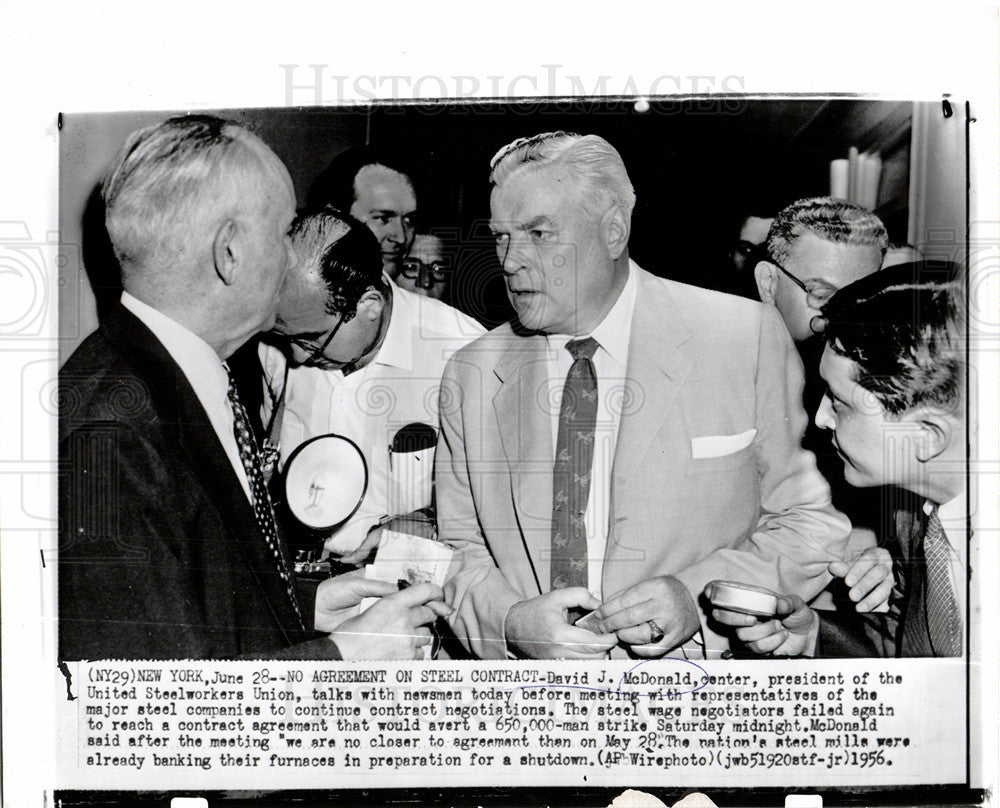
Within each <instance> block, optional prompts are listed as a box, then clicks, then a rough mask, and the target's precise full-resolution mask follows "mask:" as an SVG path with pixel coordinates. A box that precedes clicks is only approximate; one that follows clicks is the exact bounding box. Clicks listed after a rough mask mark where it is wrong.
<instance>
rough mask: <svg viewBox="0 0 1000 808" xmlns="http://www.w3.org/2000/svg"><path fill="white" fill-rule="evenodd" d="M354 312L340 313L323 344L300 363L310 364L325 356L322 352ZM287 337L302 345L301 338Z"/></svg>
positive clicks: (290, 340) (324, 351)
mask: <svg viewBox="0 0 1000 808" xmlns="http://www.w3.org/2000/svg"><path fill="white" fill-rule="evenodd" d="M356 313H357V312H353V311H352V312H348V313H346V314H341V315H340V319H339V320H337V324H336V325H335V326H334V327H333V328H331V329H330V333H329V334H327V337H326V339H325V340H323V344H322V345H321V346H320V347H319V348H317V349H315V350H314V351H313V352H312V353H311V354H309V356H308V358H307V359H306V360H305V361H304V362H302V363H301V364H303V365H312V363H314V362H316V360H318V359H320V358H325V357H324V354H325V353H326V349H327V348H329V347H330V343H331V342H333V338H334V337H335V336H336V335H337V332H338V331H339V330H340V327H341V326H342V325H343V324H344V323H346V322H347V321H348V320H352V319H354V315H355V314H356ZM287 339H288V341H289V342H294V343H295V344H296V345H299V346H302V345H303V342H302V341H301V340H298V339H296V338H295V337H287ZM307 344H308V343H307ZM327 361H331V360H327Z"/></svg>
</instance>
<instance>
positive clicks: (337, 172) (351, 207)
mask: <svg viewBox="0 0 1000 808" xmlns="http://www.w3.org/2000/svg"><path fill="white" fill-rule="evenodd" d="M324 205H332V206H333V207H334V208H336V209H337V210H340V211H344V212H345V213H349V214H350V215H351V216H353V217H354V218H355V219H357V220H358V221H360V222H363V223H364V224H365V225H366V226H367V227H368V229H369V230H371V231H372V233H374V234H375V238H376V239H378V243H379V247H380V249H381V252H382V269H383V271H384V272H385V273H386V274H387V275H388V276H389V277H390V278H393V279H395V278H396V277H397V276H398V275H399V273H400V271H401V270H402V267H403V259H404V258H405V257H406V254H407V253H408V252H409V251H410V248H411V247H412V246H413V237H414V235H415V234H416V224H415V219H416V215H417V194H416V190H415V188H414V185H413V180H412V179H411V177H410V175H409V173H408V170H407V169H406V168H405V167H404V165H403V163H402V161H401V159H400V158H399V156H398V155H395V154H391V153H389V152H388V151H386V150H380V149H375V148H372V147H370V146H356V147H353V148H350V149H348V150H347V151H344V152H341V153H340V154H338V155H337V156H336V157H335V158H333V160H332V161H331V162H330V164H329V165H328V166H327V167H326V168H325V169H324V170H323V172H322V173H321V174H320V175H319V176H318V177H317V178H316V179H315V180H314V182H313V184H312V186H311V187H310V189H309V206H310V207H311V208H319V207H322V206H324Z"/></svg>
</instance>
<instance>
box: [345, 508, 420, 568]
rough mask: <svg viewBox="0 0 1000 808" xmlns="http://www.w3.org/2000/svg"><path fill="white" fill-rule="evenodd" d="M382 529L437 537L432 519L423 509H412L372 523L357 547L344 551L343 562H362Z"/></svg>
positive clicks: (380, 534) (374, 544)
mask: <svg viewBox="0 0 1000 808" xmlns="http://www.w3.org/2000/svg"><path fill="white" fill-rule="evenodd" d="M383 530H395V531H396V532H397V533H407V534H409V535H410V536H419V537H420V538H422V539H431V540H433V539H435V538H436V537H437V525H435V523H434V520H433V519H432V518H430V517H429V516H428V515H427V514H426V513H425V512H424V511H413V512H412V513H406V514H403V515H402V516H393V517H392V518H391V519H387V520H384V521H382V522H380V523H379V524H377V525H373V526H372V527H371V528H370V529H369V531H368V535H367V536H365V540H364V541H363V542H361V544H360V546H359V547H358V549H356V550H354V551H352V552H350V553H346V554H345V555H344V556H343V557H342V558H341V559H340V560H341V561H342V562H343V563H344V564H363V563H364V562H365V561H366V560H367V559H368V557H369V556H370V555H371V554H372V553H373V552H374V551H375V549H376V548H377V547H378V544H379V542H380V541H381V540H382V531H383Z"/></svg>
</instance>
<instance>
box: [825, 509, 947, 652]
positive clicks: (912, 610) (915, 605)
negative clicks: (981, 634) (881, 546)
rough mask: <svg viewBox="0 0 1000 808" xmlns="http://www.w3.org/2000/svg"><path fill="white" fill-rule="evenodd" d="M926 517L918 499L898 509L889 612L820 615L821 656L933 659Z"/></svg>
mask: <svg viewBox="0 0 1000 808" xmlns="http://www.w3.org/2000/svg"><path fill="white" fill-rule="evenodd" d="M925 529H926V516H925V515H924V513H923V510H922V509H921V507H920V503H919V502H917V501H916V499H914V500H913V501H912V502H910V503H909V504H908V506H907V507H905V508H900V509H899V510H897V511H896V515H895V524H894V527H893V532H892V535H891V536H890V537H889V540H888V542H887V543H886V547H887V548H888V550H889V552H890V553H891V554H892V557H893V572H894V574H895V576H896V589H897V590H898V591H899V592H900V594H901V597H899V598H897V599H894V600H893V601H892V603H891V607H890V610H889V612H888V613H884V614H856V613H854V612H853V611H851V610H849V609H845V610H844V611H842V612H839V613H831V612H819V615H820V632H819V640H818V642H817V646H816V656H826V657H931V656H934V655H935V654H934V649H933V647H932V646H931V640H930V633H929V631H928V628H927V615H926V609H927V599H926V594H927V587H926V564H925V562H924V556H923V543H924V530H925Z"/></svg>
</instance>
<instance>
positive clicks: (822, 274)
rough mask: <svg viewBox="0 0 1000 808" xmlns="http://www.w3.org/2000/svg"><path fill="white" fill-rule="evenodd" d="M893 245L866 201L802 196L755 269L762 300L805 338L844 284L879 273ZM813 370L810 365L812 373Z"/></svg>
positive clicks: (785, 213)
mask: <svg viewBox="0 0 1000 808" xmlns="http://www.w3.org/2000/svg"><path fill="white" fill-rule="evenodd" d="M888 246H889V236H888V234H887V233H886V230H885V227H884V225H883V224H882V221H881V220H880V219H879V218H878V216H876V215H875V214H874V213H871V212H870V211H868V210H866V209H865V208H862V207H861V206H860V205H854V204H852V203H850V202H845V201H843V200H840V199H832V198H831V197H813V198H811V199H800V200H798V201H797V202H793V203H792V204H791V205H789V206H788V207H787V208H785V209H784V210H782V211H781V212H780V213H779V214H778V215H777V217H776V218H775V220H774V223H773V224H772V225H771V229H770V231H769V232H768V236H767V245H766V252H765V255H764V258H763V259H762V260H760V261H759V262H758V263H757V266H756V268H755V270H754V277H755V279H756V281H757V291H758V293H759V294H760V299H761V300H762V301H763V302H764V303H770V304H771V305H773V306H774V307H775V308H777V309H778V312H779V313H780V314H781V317H782V319H783V320H784V321H785V326H786V327H787V328H788V332H789V333H790V334H791V335H792V339H794V340H795V341H796V342H797V343H801V342H804V341H805V340H808V339H809V338H810V337H811V336H813V335H814V333H815V331H814V330H813V328H812V327H811V324H812V323H813V321H814V318H816V317H817V316H818V315H819V313H820V309H821V308H822V307H823V305H824V304H825V303H826V302H827V301H828V300H829V299H830V298H831V297H833V295H834V293H835V292H836V291H837V290H838V289H841V288H842V287H844V286H847V284H849V283H853V282H854V281H856V280H859V279H860V278H863V277H865V276H866V275H871V274H872V273H873V272H877V271H878V269H879V267H881V265H882V257H883V256H884V255H885V251H886V249H887V248H888ZM813 370H814V369H812V368H810V367H809V366H808V365H807V367H806V373H807V374H808V373H810V372H812V371H813Z"/></svg>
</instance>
